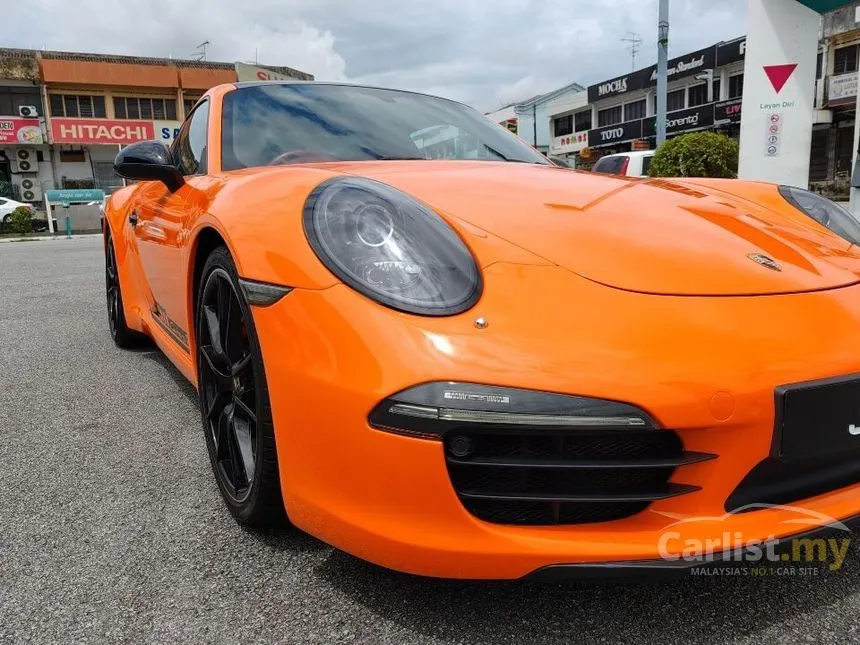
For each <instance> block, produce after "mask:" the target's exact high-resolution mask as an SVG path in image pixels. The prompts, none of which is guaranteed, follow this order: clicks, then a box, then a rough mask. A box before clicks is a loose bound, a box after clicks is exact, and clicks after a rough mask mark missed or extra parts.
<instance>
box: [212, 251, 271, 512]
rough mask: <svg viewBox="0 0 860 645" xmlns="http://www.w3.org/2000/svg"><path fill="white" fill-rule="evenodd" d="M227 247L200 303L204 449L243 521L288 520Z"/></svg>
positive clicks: (260, 378) (258, 368) (262, 388)
mask: <svg viewBox="0 0 860 645" xmlns="http://www.w3.org/2000/svg"><path fill="white" fill-rule="evenodd" d="M240 294H241V290H240V287H239V284H238V276H237V275H236V270H235V268H234V266H233V262H232V260H231V258H230V256H229V254H228V253H227V250H226V249H224V248H223V247H222V248H218V249H216V250H215V251H213V253H212V255H210V257H209V259H208V260H207V262H206V266H205V268H204V270H203V277H202V280H201V286H200V292H199V297H198V302H197V318H196V320H197V347H198V349H197V366H198V389H199V395H200V409H201V413H202V416H203V427H204V430H205V434H206V444H207V447H208V449H209V457H210V461H211V463H212V469H213V470H214V472H215V478H216V480H217V482H218V487H219V489H220V490H221V494H222V496H223V497H224V500H225V502H226V503H227V506H228V507H229V508H230V511H231V513H232V514H233V515H234V517H236V519H237V520H239V521H240V522H242V523H245V524H250V525H267V524H272V523H279V522H280V521H281V520H282V519H283V516H284V511H283V503H282V501H281V494H280V482H279V479H278V470H277V457H276V455H275V443H274V430H273V428H272V421H271V410H270V408H269V397H268V390H267V388H266V385H265V374H264V371H263V363H262V360H261V358H260V351H259V345H258V343H257V338H256V331H255V329H254V326H253V319H252V317H251V312H250V308H249V307H248V305H247V303H246V302H245V299H244V298H243V297H242V296H241V295H240Z"/></svg>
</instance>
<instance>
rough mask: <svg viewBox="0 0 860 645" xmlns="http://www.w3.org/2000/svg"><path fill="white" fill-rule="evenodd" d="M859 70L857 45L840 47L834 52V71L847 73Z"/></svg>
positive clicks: (835, 72)
mask: <svg viewBox="0 0 860 645" xmlns="http://www.w3.org/2000/svg"><path fill="white" fill-rule="evenodd" d="M856 71H857V45H851V46H849V47H840V48H839V49H837V50H836V51H835V52H833V73H834V74H847V73H848V72H856Z"/></svg>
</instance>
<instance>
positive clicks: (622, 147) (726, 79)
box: [551, 38, 746, 167]
mask: <svg viewBox="0 0 860 645" xmlns="http://www.w3.org/2000/svg"><path fill="white" fill-rule="evenodd" d="M745 55H746V39H745V38H737V39H735V40H732V41H728V42H722V43H717V44H715V45H711V46H710V47H705V48H703V49H700V50H698V51H695V52H691V53H689V54H684V55H683V56H678V57H676V58H673V59H672V60H670V61H669V62H668V76H669V85H668V95H667V104H668V114H667V134H668V136H670V137H673V136H677V135H679V134H684V133H688V132H695V131H698V130H716V131H719V132H723V133H725V134H727V135H729V136H733V137H737V136H738V134H739V128H740V117H741V96H742V93H743V61H744V59H745ZM656 83H657V66H656V65H651V66H650V67H646V68H644V69H640V70H636V71H634V72H631V73H629V74H625V75H623V76H617V77H615V78H612V79H609V80H606V81H602V82H600V83H595V84H594V85H592V86H590V87H589V88H588V91H587V92H588V94H587V105H586V106H585V107H583V108H581V109H579V110H576V111H573V112H572V113H570V114H559V113H555V114H552V115H551V119H553V128H554V130H555V132H556V134H561V135H563V136H562V138H561V139H560V140H559V139H557V140H556V142H555V145H554V148H556V149H558V150H559V151H561V150H565V151H566V152H570V153H573V154H575V156H576V157H577V160H578V161H579V162H581V165H583V166H585V167H588V166H589V165H590V164H592V163H594V162H595V161H596V160H597V159H599V158H600V157H601V156H603V155H606V154H612V153H617V152H628V151H630V150H634V149H636V150H641V149H648V148H653V147H654V146H655V144H656V107H657V106H656V103H657V99H656ZM568 133H569V134H570V136H566V135H567V134H568Z"/></svg>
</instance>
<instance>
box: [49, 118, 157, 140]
mask: <svg viewBox="0 0 860 645" xmlns="http://www.w3.org/2000/svg"><path fill="white" fill-rule="evenodd" d="M152 124H153V122H152V121H134V120H122V121H120V120H113V119H66V118H56V119H54V118H52V119H51V139H52V140H53V142H54V143H89V144H108V145H110V144H113V145H127V144H129V143H135V142H137V141H147V140H148V139H154V138H155V133H154V130H153V125H152Z"/></svg>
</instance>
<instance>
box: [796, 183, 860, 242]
mask: <svg viewBox="0 0 860 645" xmlns="http://www.w3.org/2000/svg"><path fill="white" fill-rule="evenodd" d="M779 192H780V194H781V195H782V196H783V197H784V198H785V199H786V200H787V201H788V202H789V203H790V204H791V205H792V206H794V207H795V208H797V209H798V210H801V211H803V212H804V213H806V214H807V215H809V217H811V218H812V219H814V220H815V221H816V222H818V223H819V224H821V225H822V226H825V227H827V228H829V229H830V230H831V231H833V232H834V233H836V234H837V235H838V236H839V237H842V238H844V239H846V240H848V241H849V242H851V243H852V244H860V222H858V221H857V219H856V218H855V217H854V215H852V214H851V213H850V212H849V211H847V210H846V209H844V208H842V207H841V206H840V205H839V204H837V203H835V202H832V201H830V200H829V199H827V198H826V197H822V196H821V195H816V194H815V193H813V192H810V191H808V190H803V189H802V188H795V187H793V186H780V187H779Z"/></svg>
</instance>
